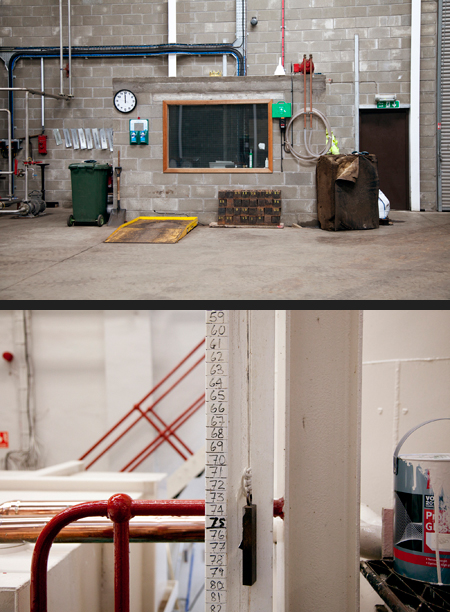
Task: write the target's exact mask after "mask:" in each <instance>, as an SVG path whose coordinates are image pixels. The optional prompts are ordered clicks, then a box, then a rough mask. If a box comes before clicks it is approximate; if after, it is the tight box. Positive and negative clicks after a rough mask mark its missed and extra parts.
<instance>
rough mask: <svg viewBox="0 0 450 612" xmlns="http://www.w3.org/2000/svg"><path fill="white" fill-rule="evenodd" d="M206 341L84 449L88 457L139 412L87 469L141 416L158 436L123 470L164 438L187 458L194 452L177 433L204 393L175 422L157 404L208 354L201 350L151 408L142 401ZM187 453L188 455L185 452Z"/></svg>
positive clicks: (132, 467)
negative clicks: (156, 408)
mask: <svg viewBox="0 0 450 612" xmlns="http://www.w3.org/2000/svg"><path fill="white" fill-rule="evenodd" d="M204 343H205V340H204V338H202V340H201V342H199V343H198V344H197V345H196V346H195V347H194V348H193V349H192V351H190V353H188V354H187V355H186V357H184V359H182V360H181V361H180V362H179V363H178V364H177V365H176V366H175V367H174V368H173V369H172V370H171V371H170V372H169V373H168V374H167V375H166V376H165V377H164V378H163V379H162V380H160V382H159V383H158V384H157V385H155V386H154V387H153V389H151V391H149V393H147V395H146V396H145V397H143V398H142V399H141V400H140V401H139V402H138V403H137V404H135V405H134V406H133V407H132V408H131V410H129V411H128V412H127V414H126V415H125V416H124V417H122V418H121V419H120V420H119V421H118V422H117V423H116V424H115V425H113V427H111V429H109V431H107V432H106V434H105V435H104V436H102V437H101V438H100V440H98V442H96V443H95V444H94V445H93V446H92V447H91V448H90V449H89V450H88V451H87V452H85V453H84V454H83V455H82V456H81V457H80V461H83V460H85V459H86V458H87V457H88V456H89V455H91V453H93V451H94V450H97V449H98V447H99V446H100V445H101V444H102V443H103V442H106V441H107V439H108V438H109V437H110V436H111V435H112V434H113V433H114V432H116V431H117V429H118V428H119V427H120V426H121V425H123V424H124V423H125V421H126V420H127V419H128V418H129V417H131V416H133V415H134V414H135V413H136V412H137V413H138V415H139V416H138V417H137V419H135V420H134V421H133V422H132V423H131V425H129V426H128V427H127V428H126V429H125V430H124V431H122V432H121V433H120V434H118V435H117V437H116V438H114V440H113V441H112V442H110V443H109V444H108V446H107V447H106V448H104V449H103V450H102V451H100V452H99V454H98V455H96V456H95V457H94V458H93V459H92V460H91V461H90V463H88V465H87V466H86V469H88V468H90V467H91V466H92V465H94V463H96V462H97V461H98V460H99V459H100V458H101V457H103V455H105V453H106V452H107V451H109V450H110V449H111V448H112V447H113V446H114V445H115V444H116V443H117V442H119V440H121V439H122V438H123V437H124V436H125V435H126V434H127V433H128V432H129V431H130V430H131V429H132V428H133V427H134V426H135V425H136V424H137V423H138V422H139V421H140V420H141V419H144V420H146V421H147V422H148V423H149V424H150V425H152V427H153V428H154V429H155V430H156V431H157V433H158V435H157V437H156V438H155V439H154V440H152V442H151V443H150V444H148V445H147V446H146V447H145V448H144V449H143V450H141V452H139V453H138V454H137V455H136V456H135V457H134V458H133V459H132V460H131V461H129V462H128V463H127V464H126V465H125V466H124V467H123V468H122V469H121V470H120V471H121V472H125V471H128V472H132V471H133V470H135V469H136V468H137V467H138V466H139V465H140V464H141V463H142V462H143V461H145V459H147V458H148V457H149V456H150V455H151V454H152V453H153V452H154V451H155V450H156V449H157V448H159V447H160V446H161V444H163V443H164V442H168V444H170V446H172V448H173V449H174V450H175V451H176V452H177V453H178V454H179V455H180V456H181V457H182V458H183V459H184V460H186V459H188V458H189V455H191V456H192V455H193V454H194V453H193V452H192V451H191V449H190V448H189V447H188V446H187V445H186V444H185V443H184V442H183V441H182V440H181V439H180V438H179V436H178V435H177V434H176V433H175V432H176V430H177V429H178V428H179V427H181V425H183V424H184V423H185V422H186V421H187V420H188V419H189V418H190V417H191V416H192V415H193V414H195V413H196V412H197V411H198V410H199V409H200V408H201V407H202V406H203V404H204V401H205V394H204V393H202V395H200V396H199V397H198V398H197V399H196V400H195V401H194V402H193V403H192V404H191V405H190V406H189V407H188V408H187V409H186V410H184V412H182V413H181V414H180V415H179V416H178V417H177V418H176V419H175V420H174V421H173V422H172V423H170V424H167V423H166V422H165V421H164V420H163V419H162V418H161V417H160V416H159V415H158V414H157V413H156V412H154V408H155V407H156V406H157V405H158V404H159V403H160V402H161V401H162V400H163V399H164V398H165V397H167V396H168V395H169V393H170V392H171V391H172V390H173V389H175V387H177V385H178V384H179V383H180V382H181V381H182V380H184V379H185V378H186V376H188V375H189V374H190V373H191V372H192V371H193V370H194V369H195V368H196V367H197V366H198V365H200V363H203V362H204V359H205V356H204V353H202V355H201V357H200V358H199V359H197V360H196V361H195V363H194V364H193V365H192V366H190V367H189V368H188V369H187V370H186V371H185V372H184V373H183V374H182V375H181V376H180V377H179V378H178V379H177V380H176V381H175V382H174V383H172V384H171V385H170V387H169V388H168V389H167V390H166V391H164V392H163V393H162V394H161V395H160V396H159V397H158V399H156V400H155V401H154V402H153V403H152V404H151V405H150V406H149V407H148V408H145V409H144V408H143V407H142V404H143V403H144V402H145V401H146V400H147V399H148V398H149V397H151V396H152V395H153V394H154V393H155V392H156V391H157V390H158V389H159V388H160V387H161V386H162V385H163V384H164V383H165V382H166V381H168V380H169V379H170V377H171V376H173V375H174V374H175V372H177V371H178V370H179V369H180V368H181V366H182V365H184V364H185V363H186V361H187V360H188V359H189V358H190V357H192V356H193V355H194V354H195V353H196V352H197V351H198V350H199V349H200V348H201V347H202V346H203V345H204ZM171 438H174V440H176V442H177V443H178V444H179V445H181V446H182V447H183V449H184V451H186V452H184V451H183V450H180V448H179V447H178V446H176V445H175V443H174V441H173V440H172V439H171ZM186 453H187V455H188V456H186Z"/></svg>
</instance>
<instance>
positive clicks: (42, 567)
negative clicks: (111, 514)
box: [30, 501, 108, 612]
mask: <svg viewBox="0 0 450 612" xmlns="http://www.w3.org/2000/svg"><path fill="white" fill-rule="evenodd" d="M107 512H108V502H107V501H98V502H87V503H84V504H79V505H77V506H73V507H72V508H68V509H67V510H63V511H62V512H60V513H59V514H57V515H56V516H54V517H53V518H52V520H51V521H49V522H48V523H47V525H46V526H45V527H44V528H43V530H42V531H41V533H40V535H39V538H38V539H37V541H36V545H35V547H34V551H33V557H32V559H31V583H30V599H31V608H30V609H31V612H47V563H48V555H49V552H50V547H51V545H52V543H53V540H54V539H55V537H56V536H57V535H58V533H59V532H60V531H61V529H62V528H63V527H65V526H66V525H68V524H69V523H72V522H73V521H77V520H78V519H81V518H86V517H89V516H107Z"/></svg>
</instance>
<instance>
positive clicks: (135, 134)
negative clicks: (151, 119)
mask: <svg viewBox="0 0 450 612" xmlns="http://www.w3.org/2000/svg"><path fill="white" fill-rule="evenodd" d="M138 144H146V145H148V119H130V145H138Z"/></svg>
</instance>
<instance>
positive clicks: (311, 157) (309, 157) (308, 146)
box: [284, 108, 333, 162]
mask: <svg viewBox="0 0 450 612" xmlns="http://www.w3.org/2000/svg"><path fill="white" fill-rule="evenodd" d="M310 113H311V114H312V115H315V116H316V117H318V118H319V119H320V120H321V121H322V122H323V124H324V125H325V129H326V130H327V132H328V139H327V143H326V145H325V147H324V149H323V150H322V151H320V153H313V151H311V136H312V130H309V139H308V138H307V137H306V129H305V130H304V142H305V148H306V151H307V153H308V154H307V155H300V153H297V151H295V149H294V147H293V144H292V143H290V142H289V140H288V139H286V140H285V144H284V150H285V151H286V153H291V154H292V155H293V156H294V157H295V158H296V159H298V160H300V161H307V162H313V161H316V160H317V159H319V157H321V156H322V155H325V154H326V153H328V151H329V150H330V147H331V145H332V142H333V140H332V137H331V127H330V123H329V121H328V119H327V118H326V116H325V115H324V114H323V113H321V112H320V111H318V110H317V109H316V108H313V109H312V110H311V111H306V110H303V111H300V112H299V113H297V114H296V115H294V116H293V117H291V120H290V121H289V123H288V124H287V126H286V134H289V129H290V127H291V125H292V124H293V123H294V121H295V120H296V119H298V117H301V116H302V115H309V114H310Z"/></svg>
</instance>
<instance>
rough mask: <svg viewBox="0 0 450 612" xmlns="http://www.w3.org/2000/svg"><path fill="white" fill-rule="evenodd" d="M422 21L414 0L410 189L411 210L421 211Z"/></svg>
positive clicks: (419, 10)
mask: <svg viewBox="0 0 450 612" xmlns="http://www.w3.org/2000/svg"><path fill="white" fill-rule="evenodd" d="M420 22H421V0H412V6H411V79H410V80H411V86H410V87H411V93H410V109H409V185H410V187H409V189H410V200H411V210H415V211H420Z"/></svg>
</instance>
